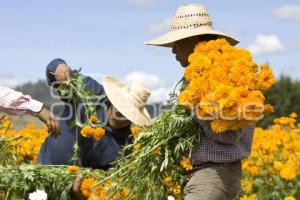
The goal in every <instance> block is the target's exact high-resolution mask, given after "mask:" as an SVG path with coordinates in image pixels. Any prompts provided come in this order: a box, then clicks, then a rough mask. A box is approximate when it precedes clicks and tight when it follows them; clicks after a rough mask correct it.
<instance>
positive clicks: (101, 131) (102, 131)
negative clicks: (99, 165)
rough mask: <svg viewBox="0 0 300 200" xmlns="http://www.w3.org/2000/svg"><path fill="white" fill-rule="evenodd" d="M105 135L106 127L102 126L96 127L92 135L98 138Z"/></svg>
mask: <svg viewBox="0 0 300 200" xmlns="http://www.w3.org/2000/svg"><path fill="white" fill-rule="evenodd" d="M104 135H105V129H104V128H101V127H100V128H96V129H94V131H93V135H92V136H93V137H94V138H95V139H96V140H100V139H101V138H102V137H103V136H104Z"/></svg>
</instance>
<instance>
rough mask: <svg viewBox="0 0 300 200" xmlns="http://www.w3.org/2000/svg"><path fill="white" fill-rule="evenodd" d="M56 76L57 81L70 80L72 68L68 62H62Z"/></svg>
mask: <svg viewBox="0 0 300 200" xmlns="http://www.w3.org/2000/svg"><path fill="white" fill-rule="evenodd" d="M54 76H55V79H56V81H70V77H71V69H70V67H69V66H68V65H67V64H65V63H61V64H59V65H58V66H57V68H56V70H55V73H54Z"/></svg>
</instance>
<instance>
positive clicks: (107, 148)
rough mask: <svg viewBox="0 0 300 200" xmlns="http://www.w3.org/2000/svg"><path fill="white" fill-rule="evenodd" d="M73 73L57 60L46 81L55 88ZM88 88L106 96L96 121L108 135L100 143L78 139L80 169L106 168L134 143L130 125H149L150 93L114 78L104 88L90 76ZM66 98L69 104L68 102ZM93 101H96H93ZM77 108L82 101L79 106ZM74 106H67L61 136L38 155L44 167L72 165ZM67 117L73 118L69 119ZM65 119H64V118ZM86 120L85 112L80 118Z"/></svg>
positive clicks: (64, 63)
mask: <svg viewBox="0 0 300 200" xmlns="http://www.w3.org/2000/svg"><path fill="white" fill-rule="evenodd" d="M71 73H72V70H71V69H70V67H69V66H68V65H67V63H66V62H65V61H64V60H62V59H55V60H53V61H52V62H50V64H49V65H48V66H47V70H46V75H47V81H48V84H49V85H50V86H52V87H53V88H54V89H55V87H56V84H55V82H56V81H64V80H68V79H70V74H71ZM84 84H85V87H86V88H87V89H89V90H92V91H93V92H94V94H95V95H97V96H106V97H105V98H103V99H102V100H101V102H94V103H95V104H96V106H97V118H98V119H99V120H101V121H102V122H103V124H104V127H103V128H104V129H105V135H104V136H103V137H102V138H101V139H100V140H95V139H94V138H84V137H80V138H79V145H80V153H79V158H80V162H81V166H83V167H92V168H101V169H107V168H109V167H110V163H111V162H112V161H114V160H115V159H116V158H117V157H118V156H119V153H120V150H121V148H122V146H123V145H125V144H127V143H129V142H131V137H130V135H131V134H132V133H131V130H130V126H131V124H136V125H138V126H144V125H149V124H150V117H149V114H148V112H147V110H146V107H145V106H146V102H147V100H148V97H149V96H150V92H149V90H148V89H147V88H146V87H145V86H144V85H143V84H139V83H134V84H131V85H126V84H123V83H121V82H120V81H118V80H117V79H115V78H113V77H106V78H104V79H103V86H102V85H101V84H99V83H98V82H97V81H96V80H94V79H92V78H91V77H85V83H84ZM63 99H65V101H66V102H67V101H68V99H66V98H63ZM91 101H93V100H91ZM76 104H77V105H76V107H77V108H78V107H79V106H80V104H81V102H77V103H76ZM73 106H74V105H70V104H69V106H65V108H64V112H63V114H62V118H61V119H60V122H59V123H60V130H61V135H59V136H58V137H56V138H50V137H48V138H47V139H46V141H45V143H44V144H43V145H42V148H41V150H40V154H39V162H40V163H41V164H51V165H72V164H73V161H72V157H73V155H74V149H73V146H74V144H75V141H76V131H79V132H80V130H78V129H77V130H76V128H74V127H73V126H72V123H71V122H72V119H73V117H74V115H75V114H77V113H75V112H74V109H73V108H74V107H73ZM67 116H73V117H71V118H66V117H67ZM64 117H65V118H64ZM78 117H79V118H80V119H81V120H82V121H85V120H87V119H86V116H85V115H84V113H83V112H81V115H80V116H78Z"/></svg>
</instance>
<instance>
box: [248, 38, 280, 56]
mask: <svg viewBox="0 0 300 200" xmlns="http://www.w3.org/2000/svg"><path fill="white" fill-rule="evenodd" d="M248 49H249V50H250V51H251V52H252V53H253V54H275V53H280V52H282V51H284V47H283V46H282V44H281V42H280V40H279V38H278V37H277V36H276V35H273V34H266V35H265V34H259V35H258V36H256V38H255V41H254V43H253V44H251V45H250V46H249V47H248Z"/></svg>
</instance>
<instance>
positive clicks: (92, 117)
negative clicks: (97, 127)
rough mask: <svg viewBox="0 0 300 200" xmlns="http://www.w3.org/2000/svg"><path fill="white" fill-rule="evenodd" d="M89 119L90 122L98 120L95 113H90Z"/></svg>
mask: <svg viewBox="0 0 300 200" xmlns="http://www.w3.org/2000/svg"><path fill="white" fill-rule="evenodd" d="M89 120H90V122H91V123H96V122H97V121H98V118H97V116H96V115H91V116H90V118H89Z"/></svg>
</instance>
